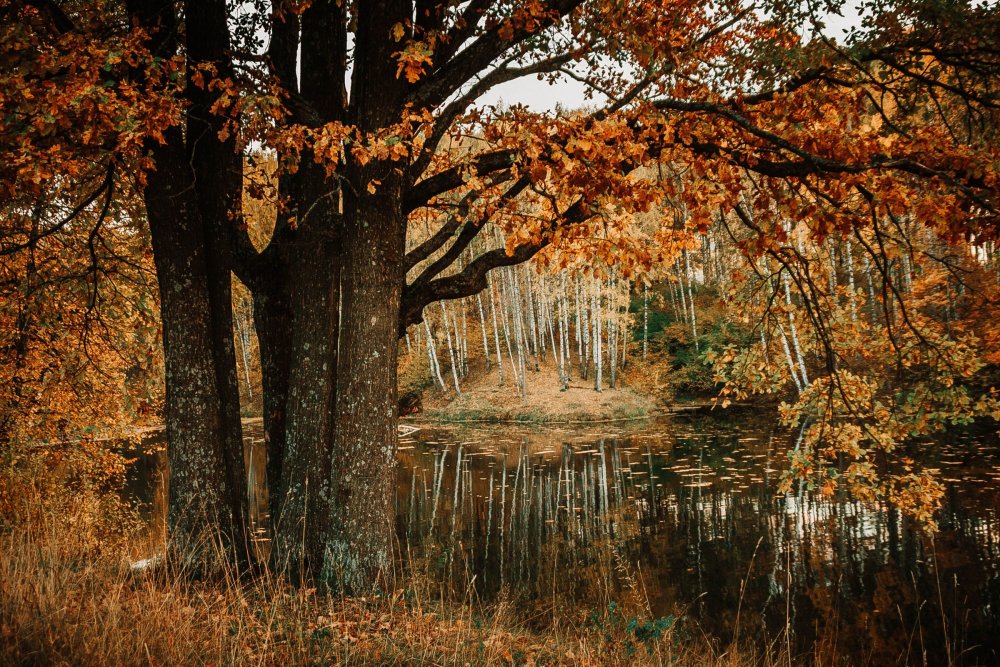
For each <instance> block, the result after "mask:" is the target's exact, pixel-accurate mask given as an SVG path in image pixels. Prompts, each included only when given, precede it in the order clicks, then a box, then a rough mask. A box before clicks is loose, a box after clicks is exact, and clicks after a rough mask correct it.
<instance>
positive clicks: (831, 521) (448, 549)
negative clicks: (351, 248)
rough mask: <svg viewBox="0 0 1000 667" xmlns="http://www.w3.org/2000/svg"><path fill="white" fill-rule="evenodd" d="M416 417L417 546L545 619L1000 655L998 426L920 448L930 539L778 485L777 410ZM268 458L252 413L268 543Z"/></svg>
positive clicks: (852, 650)
mask: <svg viewBox="0 0 1000 667" xmlns="http://www.w3.org/2000/svg"><path fill="white" fill-rule="evenodd" d="M414 425H415V426H418V427H419V430H417V431H415V432H413V433H410V434H408V435H405V436H403V437H401V438H400V452H399V482H398V485H397V492H396V525H397V534H398V536H399V540H400V545H401V557H402V558H403V560H404V561H405V562H404V565H405V566H407V567H408V568H409V569H410V570H411V571H417V572H419V573H421V576H423V577H426V578H428V579H430V580H433V581H435V582H437V583H438V585H439V586H440V587H442V588H444V589H446V590H448V591H450V592H451V594H453V595H455V596H456V597H465V596H468V595H474V596H477V597H478V598H479V599H483V600H488V599H491V598H494V597H496V596H497V595H501V594H503V595H507V596H508V597H511V598H512V599H514V600H515V601H516V602H517V604H519V605H521V606H522V607H523V611H524V612H525V614H526V615H530V616H531V617H532V618H534V619H536V622H538V623H539V624H544V623H545V621H546V618H551V615H552V613H551V612H552V610H553V608H556V607H558V608H559V609H561V610H562V611H563V612H564V611H565V610H566V609H573V610H577V611H578V612H579V617H580V619H581V622H586V618H587V616H588V614H589V613H591V612H602V613H603V612H605V611H607V609H608V608H609V607H610V608H611V609H616V608H618V609H623V610H625V609H627V610H629V611H628V612H623V613H627V614H630V615H636V616H641V617H640V618H638V620H639V621H640V622H641V621H643V620H655V619H657V618H671V617H672V618H676V619H680V620H679V622H678V626H677V627H678V629H679V631H682V632H686V633H688V634H691V635H694V634H697V635H699V636H701V635H703V634H704V635H707V636H709V637H712V638H715V639H717V640H718V641H719V643H720V645H723V646H724V645H725V644H726V643H728V642H730V641H732V640H733V639H734V638H737V637H738V638H739V639H741V640H743V641H755V642H771V643H776V644H781V645H787V646H788V647H790V648H791V649H792V651H793V653H794V654H796V655H799V656H802V657H803V658H808V656H809V654H810V653H812V652H813V651H815V650H817V649H816V647H817V646H818V647H820V649H819V650H821V651H822V652H823V653H824V654H825V655H838V656H843V657H844V659H845V661H846V662H847V664H872V665H891V664H941V663H946V662H948V661H949V660H951V661H953V662H959V663H963V664H1000V567H998V566H1000V522H998V516H997V510H998V507H1000V494H998V484H997V482H998V481H1000V447H998V446H997V438H996V435H995V430H994V431H992V432H987V433H986V434H985V435H973V434H958V435H952V436H951V439H949V440H944V441H942V442H937V443H929V444H926V445H921V446H920V447H919V448H917V449H916V450H915V453H916V454H918V455H919V457H920V458H921V459H922V461H923V462H924V464H925V465H928V466H930V467H934V468H937V469H939V470H940V471H941V478H942V479H943V480H944V483H945V484H946V487H947V494H946V498H945V503H944V507H943V508H942V511H941V514H940V517H939V523H940V530H939V531H938V532H937V533H936V534H935V535H933V536H931V535H929V534H927V533H925V532H923V531H922V530H920V529H919V527H918V526H916V525H914V524H913V523H912V522H911V521H910V520H909V519H908V518H906V517H905V516H903V515H902V514H901V513H900V512H899V511H898V510H896V509H894V508H892V507H890V506H887V505H885V504H879V505H875V506H872V505H863V504H861V503H858V502H856V501H854V500H852V499H851V498H849V497H847V496H845V495H843V494H836V495H834V496H833V497H829V498H826V497H822V496H820V495H819V494H818V493H813V492H811V491H809V490H808V489H805V488H797V489H796V490H795V491H794V492H793V493H790V494H780V493H778V486H779V483H780V476H781V473H782V471H783V469H784V466H785V463H786V461H787V451H788V448H789V443H790V440H791V437H790V435H789V433H788V432H787V431H785V430H784V429H782V428H781V427H780V426H779V425H778V424H777V421H776V419H775V417H774V416H773V415H772V414H766V413H765V414H760V413H755V412H751V411H746V410H742V411H738V412H733V411H728V412H726V413H722V414H719V413H718V412H716V413H704V412H697V411H692V412H681V413H677V414H674V415H670V416H666V417H662V418H657V419H655V420H652V421H646V422H640V423H608V424H595V425H586V426H556V427H547V428H529V427H519V426H510V425H504V426H489V427H476V428H468V427H442V426H428V425H420V424H416V423H415V424H414ZM263 456H264V450H263V446H262V442H261V438H260V433H259V431H258V432H254V430H253V429H249V430H248V449H247V458H248V463H250V464H251V465H250V469H251V476H252V478H253V479H254V481H255V482H257V484H256V485H255V486H256V487H257V488H256V489H255V490H256V493H255V496H256V497H255V498H254V506H255V508H256V512H257V516H258V519H259V521H260V522H261V524H262V527H261V528H260V532H261V536H262V540H263V535H264V534H265V533H266V530H265V528H264V527H263V526H265V525H266V498H265V497H264V492H263V489H262V488H261V485H260V484H259V483H260V482H261V481H262V480H263V474H264V459H263ZM166 467H167V466H166V464H165V457H164V456H163V455H162V453H161V454H159V455H157V456H153V457H146V458H144V459H143V460H141V461H140V462H139V464H138V465H137V467H136V468H135V471H134V476H135V477H134V482H133V486H132V488H133V492H134V493H136V495H137V496H138V497H140V498H142V499H144V500H145V502H146V504H147V506H148V507H149V510H148V514H149V516H150V520H151V522H152V523H153V524H155V525H160V526H162V521H163V518H162V517H163V507H164V504H165V503H164V498H165V492H164V488H163V487H164V480H165V478H166V477H167V473H166ZM637 609H638V610H644V611H636V610H637ZM599 615H600V614H599Z"/></svg>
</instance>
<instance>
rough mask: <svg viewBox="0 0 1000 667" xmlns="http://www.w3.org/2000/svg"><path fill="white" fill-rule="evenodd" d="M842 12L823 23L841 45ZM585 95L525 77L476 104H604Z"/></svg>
mask: <svg viewBox="0 0 1000 667" xmlns="http://www.w3.org/2000/svg"><path fill="white" fill-rule="evenodd" d="M841 11H842V13H843V16H837V15H835V14H827V16H826V18H825V21H824V22H825V24H826V29H825V30H824V33H825V34H827V35H829V36H830V37H834V38H836V39H837V40H839V41H843V38H844V37H845V36H846V35H847V33H848V32H850V30H851V28H852V27H855V26H857V25H858V24H859V22H860V17H859V16H858V13H857V6H856V0H849V1H848V2H845V3H844V7H843V9H842V10H841ZM585 92H586V86H584V85H583V84H582V83H580V82H579V81H575V80H572V79H569V78H567V77H563V79H562V80H561V81H559V82H558V83H555V84H549V83H547V82H545V81H539V80H538V79H536V78H534V77H525V78H522V79H519V80H517V81H510V82H508V83H505V84H502V85H499V86H496V87H495V88H493V89H492V90H490V91H489V92H488V93H487V94H486V95H484V96H483V97H481V98H480V99H479V104H482V105H489V104H501V103H502V104H504V105H506V106H513V105H515V104H524V105H526V106H527V107H528V108H529V109H532V110H533V111H552V110H554V109H555V108H556V106H557V105H561V106H562V107H564V108H567V109H579V108H580V107H583V106H588V105H590V106H596V105H597V104H600V103H601V102H602V101H603V99H593V100H587V99H586V97H585Z"/></svg>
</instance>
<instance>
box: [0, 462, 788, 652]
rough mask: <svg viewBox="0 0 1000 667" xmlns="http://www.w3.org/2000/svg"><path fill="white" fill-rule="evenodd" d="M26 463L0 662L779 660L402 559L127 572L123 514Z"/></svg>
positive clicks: (14, 479)
mask: <svg viewBox="0 0 1000 667" xmlns="http://www.w3.org/2000/svg"><path fill="white" fill-rule="evenodd" d="M39 470H41V469H37V468H36V469H34V472H33V471H32V469H31V466H27V467H26V466H24V465H23V462H19V463H17V464H11V463H9V462H8V463H6V464H5V466H4V468H3V470H0V500H2V502H3V508H2V509H3V514H2V515H0V664H5V665H6V664H17V665H209V664H211V665H305V664H309V665H325V664H342V665H542V664H550V665H674V664H678V665H679V664H684V665H690V664H708V665H751V664H753V665H757V664H765V665H766V664H776V663H777V662H781V663H783V664H787V660H786V659H783V656H782V655H781V652H780V647H772V648H774V649H775V650H774V651H771V652H767V653H758V652H755V651H741V652H733V651H730V652H721V651H720V650H718V649H717V647H716V646H715V645H714V644H712V643H711V642H709V641H707V640H704V639H700V638H699V634H698V633H697V629H696V628H693V627H686V626H685V622H684V621H680V622H675V621H674V620H673V619H664V618H654V617H652V616H651V615H650V614H649V612H648V607H646V606H645V605H644V604H643V602H642V596H641V595H640V594H639V591H634V593H635V595H632V596H630V597H629V599H624V600H621V601H616V602H614V603H612V604H607V605H606V606H604V607H602V608H601V609H599V610H593V609H580V608H572V607H571V608H566V607H563V606H560V605H559V604H557V603H555V602H554V601H553V602H550V603H547V602H546V601H545V600H540V601H537V602H536V603H535V604H533V605H532V607H531V609H532V611H531V613H530V614H525V612H524V609H525V607H524V606H523V605H520V604H515V600H514V597H513V596H512V595H501V596H500V598H499V599H498V600H495V601H492V602H490V603H483V602H481V601H480V600H478V599H477V598H476V597H475V594H474V592H473V591H468V592H467V595H466V596H465V597H464V599H462V596H458V597H457V598H456V597H455V596H454V595H445V594H444V593H442V592H441V588H440V587H439V586H438V584H437V583H436V581H435V580H434V579H433V577H432V576H428V575H427V574H426V572H427V571H429V570H430V569H431V568H421V567H418V566H417V565H416V564H413V563H411V564H410V566H408V568H407V571H406V572H404V573H401V574H400V575H399V576H398V579H399V581H398V584H397V586H395V587H394V591H393V592H392V593H391V594H388V595H386V596H379V597H369V598H361V599H357V598H344V597H336V596H329V595H324V594H321V593H318V592H317V591H316V590H314V589H309V588H305V589H303V588H297V587H293V586H291V585H289V584H288V582H286V581H285V580H283V579H282V578H281V577H279V576H274V575H271V574H267V573H265V574H263V575H260V576H257V577H255V578H252V579H240V578H238V577H235V576H232V570H228V569H226V568H222V569H221V570H220V573H219V574H218V576H216V577H214V578H213V579H211V580H195V579H193V578H192V577H190V576H188V573H186V572H183V571H176V570H170V569H168V568H155V569H147V570H141V571H136V570H134V569H133V568H132V567H130V563H131V561H132V560H133V559H135V558H136V557H137V555H140V554H141V553H142V552H144V551H145V552H147V553H148V551H147V550H148V549H150V548H154V547H151V545H150V544H148V543H144V542H143V539H142V534H143V533H142V529H141V526H140V524H138V523H137V522H136V520H135V516H134V513H132V512H131V511H130V510H129V509H128V508H127V507H124V506H122V505H120V504H118V503H116V502H115V500H114V497H113V495H110V496H109V495H108V491H109V489H108V488H107V486H106V485H105V484H104V483H102V484H85V483H84V484H80V483H76V484H72V485H64V486H62V487H60V488H56V487H55V486H53V481H52V479H53V478H51V477H46V476H45V474H44V472H41V473H39V474H41V475H42V477H43V480H42V482H41V483H36V481H35V480H33V479H32V478H31V475H33V474H35V473H38V471H39ZM116 475H117V471H116V472H114V473H113V474H111V478H113V477H114V476H116ZM105 481H106V482H109V483H110V481H111V480H110V479H108V480H105Z"/></svg>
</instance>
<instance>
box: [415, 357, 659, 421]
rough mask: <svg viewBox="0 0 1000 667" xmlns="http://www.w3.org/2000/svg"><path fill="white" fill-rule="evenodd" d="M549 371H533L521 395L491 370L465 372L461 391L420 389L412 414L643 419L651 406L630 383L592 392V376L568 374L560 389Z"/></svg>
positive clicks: (521, 418) (474, 417)
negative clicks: (416, 409) (565, 384)
mask: <svg viewBox="0 0 1000 667" xmlns="http://www.w3.org/2000/svg"><path fill="white" fill-rule="evenodd" d="M547 370H548V371H551V372H548V373H547V372H546V371H547ZM554 373H555V371H554V370H552V369H545V368H544V367H543V370H542V371H541V372H533V373H532V375H533V376H535V375H537V377H529V382H528V385H527V398H525V397H522V396H521V395H520V394H519V393H518V392H517V389H516V388H515V387H514V386H513V383H512V382H509V381H508V382H506V383H505V384H504V385H499V384H498V382H497V376H496V375H495V374H487V373H477V374H473V375H470V376H469V377H468V378H466V380H465V382H464V384H463V385H462V393H461V394H458V393H456V392H455V391H453V390H451V391H448V392H439V391H437V390H435V389H433V388H431V389H427V390H425V391H424V394H423V411H422V413H421V414H420V415H418V417H419V418H422V419H429V420H432V421H439V422H482V423H500V422H517V423H522V424H557V423H563V424H565V423H585V422H602V421H612V420H627V419H643V418H645V417H648V416H650V415H651V414H653V413H654V412H655V411H656V401H655V400H654V399H653V398H652V397H651V396H649V395H646V394H643V393H641V392H638V391H636V390H634V389H632V388H631V387H628V386H624V387H622V386H619V387H618V388H616V389H611V388H609V387H608V386H607V385H606V384H605V387H604V389H603V391H600V392H597V391H594V384H593V381H592V380H590V381H588V380H583V379H581V378H574V379H573V380H572V381H571V382H570V384H569V387H568V388H567V389H565V390H563V389H561V388H560V386H559V382H558V381H557V380H556V379H555V377H554ZM532 380H534V381H532Z"/></svg>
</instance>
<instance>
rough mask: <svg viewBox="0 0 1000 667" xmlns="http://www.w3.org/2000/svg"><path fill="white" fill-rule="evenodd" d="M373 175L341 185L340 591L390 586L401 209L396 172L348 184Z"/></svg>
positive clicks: (333, 549)
mask: <svg viewBox="0 0 1000 667" xmlns="http://www.w3.org/2000/svg"><path fill="white" fill-rule="evenodd" d="M372 179H377V180H378V181H381V185H379V186H378V189H377V191H376V193H375V194H374V195H370V196H369V195H365V196H358V195H357V194H355V193H353V192H352V193H346V194H347V195H348V196H347V197H346V211H345V216H344V233H343V236H342V239H343V243H342V257H343V262H342V273H341V275H342V281H341V295H342V313H341V326H340V349H339V355H340V358H339V362H338V369H337V400H336V406H335V416H336V427H337V428H336V437H335V445H334V451H333V466H332V470H331V482H332V483H331V489H330V490H331V494H332V495H331V504H332V506H333V513H332V521H331V525H330V528H329V531H328V535H327V549H328V551H327V562H326V574H327V576H326V579H327V581H331V582H333V583H336V584H337V585H339V586H340V587H341V588H343V589H344V590H348V591H353V592H363V591H369V590H373V589H376V588H380V587H385V585H386V584H389V583H390V582H389V576H390V574H391V567H392V537H393V531H392V526H393V498H394V489H395V481H396V476H395V470H396V467H395V464H396V445H397V431H396V423H397V399H396V357H397V347H398V346H397V340H398V338H399V309H400V299H401V296H402V284H403V276H402V275H401V272H400V267H402V266H403V249H404V247H405V237H404V234H405V229H406V225H405V217H404V214H403V211H402V207H401V202H402V197H401V194H400V188H401V184H400V180H401V179H399V178H398V176H396V175H394V174H393V173H392V172H390V171H389V170H388V169H372V168H369V169H367V170H361V174H360V175H359V177H358V178H355V179H352V181H353V182H355V183H358V184H362V187H359V188H358V192H363V191H364V190H365V188H364V186H363V184H365V183H368V182H370V181H371V180H372Z"/></svg>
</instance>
